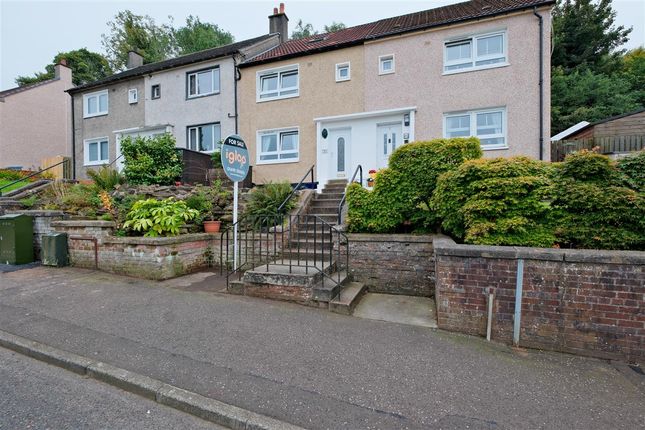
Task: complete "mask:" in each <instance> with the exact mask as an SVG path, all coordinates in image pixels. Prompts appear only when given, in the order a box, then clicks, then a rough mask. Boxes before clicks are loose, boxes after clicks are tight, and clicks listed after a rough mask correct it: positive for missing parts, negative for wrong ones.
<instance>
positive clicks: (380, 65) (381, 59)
mask: <svg viewBox="0 0 645 430" xmlns="http://www.w3.org/2000/svg"><path fill="white" fill-rule="evenodd" d="M386 60H392V68H391V69H390V70H383V62H384V61H386ZM395 71H396V60H395V58H394V54H388V55H380V56H379V57H378V74H379V75H389V74H392V73H394V72H395Z"/></svg>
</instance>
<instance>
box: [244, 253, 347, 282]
mask: <svg viewBox="0 0 645 430" xmlns="http://www.w3.org/2000/svg"><path fill="white" fill-rule="evenodd" d="M289 263H291V265H289ZM308 263H310V264H304V261H303V260H286V259H285V260H284V261H282V260H277V261H274V262H272V263H269V264H268V266H267V265H262V266H258V267H255V268H253V269H251V270H247V271H246V273H244V276H243V277H242V281H243V282H244V283H245V284H262V285H279V286H284V287H313V286H314V285H315V284H316V283H321V282H322V279H323V273H327V274H330V273H332V272H333V271H334V270H335V267H336V265H335V263H329V262H321V261H317V262H316V264H315V265H314V264H313V262H308Z"/></svg>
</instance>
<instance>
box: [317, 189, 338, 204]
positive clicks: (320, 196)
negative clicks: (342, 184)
mask: <svg viewBox="0 0 645 430" xmlns="http://www.w3.org/2000/svg"><path fill="white" fill-rule="evenodd" d="M344 195H345V193H342V192H341V193H326V192H324V191H323V192H322V193H320V194H316V196H315V197H314V201H319V200H338V201H339V202H340V201H341V200H342V198H343V196H344Z"/></svg>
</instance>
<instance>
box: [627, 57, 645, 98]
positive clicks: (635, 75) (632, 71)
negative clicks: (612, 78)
mask: <svg viewBox="0 0 645 430" xmlns="http://www.w3.org/2000/svg"><path fill="white" fill-rule="evenodd" d="M623 76H624V77H625V79H627V81H629V83H630V85H631V88H632V91H633V92H634V94H635V95H636V99H637V102H638V103H639V104H640V105H641V106H645V48H643V47H642V46H641V47H639V48H636V49H632V50H631V51H629V52H628V53H627V54H625V56H624V57H623Z"/></svg>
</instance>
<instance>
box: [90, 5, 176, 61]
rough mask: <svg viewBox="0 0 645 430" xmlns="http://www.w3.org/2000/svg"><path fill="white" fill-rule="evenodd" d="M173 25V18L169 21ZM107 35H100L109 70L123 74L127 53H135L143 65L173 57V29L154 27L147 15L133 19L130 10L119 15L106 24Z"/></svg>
mask: <svg viewBox="0 0 645 430" xmlns="http://www.w3.org/2000/svg"><path fill="white" fill-rule="evenodd" d="M169 18H170V20H171V23H172V17H169ZM107 25H108V28H109V33H108V34H102V35H101V38H102V39H103V40H102V45H103V48H104V49H105V52H106V53H107V55H106V56H107V59H108V61H109V63H110V66H111V67H112V69H114V70H115V71H116V70H124V69H125V67H126V64H127V62H128V51H137V52H138V53H139V54H141V55H142V56H143V62H144V63H154V62H156V61H162V60H165V59H167V58H170V57H171V56H173V55H174V54H175V43H174V37H173V33H174V31H173V28H172V25H168V24H162V25H157V24H156V23H155V21H154V19H152V18H151V17H150V16H148V15H143V16H142V15H135V14H134V13H132V12H131V11H129V10H124V11H121V12H118V13H117V14H116V15H115V17H114V21H110V22H108V23H107Z"/></svg>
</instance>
